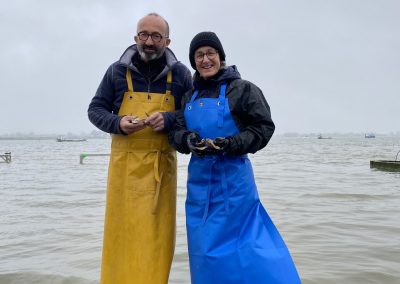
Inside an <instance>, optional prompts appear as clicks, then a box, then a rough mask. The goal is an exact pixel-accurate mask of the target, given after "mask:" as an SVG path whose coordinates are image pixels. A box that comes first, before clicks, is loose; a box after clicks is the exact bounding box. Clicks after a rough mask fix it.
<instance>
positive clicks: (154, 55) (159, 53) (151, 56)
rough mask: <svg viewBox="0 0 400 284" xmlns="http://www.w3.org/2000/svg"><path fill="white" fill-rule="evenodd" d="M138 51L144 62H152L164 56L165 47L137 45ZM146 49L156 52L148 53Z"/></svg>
mask: <svg viewBox="0 0 400 284" xmlns="http://www.w3.org/2000/svg"><path fill="white" fill-rule="evenodd" d="M137 49H138V51H139V55H140V58H142V60H143V61H144V62H149V61H151V60H155V59H158V58H160V57H161V56H162V55H163V54H164V51H165V47H160V48H157V47H155V46H148V45H140V44H138V45H137ZM145 49H152V50H154V52H153V53H146V52H145V51H144V50H145Z"/></svg>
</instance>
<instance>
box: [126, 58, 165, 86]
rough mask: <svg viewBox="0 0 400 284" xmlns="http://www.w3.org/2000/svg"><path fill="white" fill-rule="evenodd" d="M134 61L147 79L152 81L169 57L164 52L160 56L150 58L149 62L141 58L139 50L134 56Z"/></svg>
mask: <svg viewBox="0 0 400 284" xmlns="http://www.w3.org/2000/svg"><path fill="white" fill-rule="evenodd" d="M132 63H133V65H134V66H135V67H136V68H137V69H138V70H139V72H140V73H141V74H142V75H143V76H144V77H146V79H147V81H149V82H151V81H153V80H154V79H155V78H156V77H157V75H158V74H160V73H161V71H162V70H163V69H164V67H165V66H166V65H167V59H166V56H165V53H164V54H163V55H162V56H161V57H160V58H157V59H154V60H150V61H149V62H144V61H143V60H142V59H141V58H140V55H139V52H137V53H136V54H135V55H134V56H133V57H132Z"/></svg>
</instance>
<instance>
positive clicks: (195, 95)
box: [190, 90, 199, 103]
mask: <svg viewBox="0 0 400 284" xmlns="http://www.w3.org/2000/svg"><path fill="white" fill-rule="evenodd" d="M198 94H199V91H198V90H195V91H194V93H193V95H192V98H191V99H190V103H193V102H194V100H195V99H196V98H197V95H198Z"/></svg>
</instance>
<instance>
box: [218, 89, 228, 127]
mask: <svg viewBox="0 0 400 284" xmlns="http://www.w3.org/2000/svg"><path fill="white" fill-rule="evenodd" d="M225 91H226V84H223V85H221V88H220V90H219V97H218V128H222V127H223V126H224V111H225Z"/></svg>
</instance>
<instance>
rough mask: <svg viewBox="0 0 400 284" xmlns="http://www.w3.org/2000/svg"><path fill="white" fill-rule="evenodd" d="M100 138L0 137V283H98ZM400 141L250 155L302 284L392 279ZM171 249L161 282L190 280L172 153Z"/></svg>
mask: <svg viewBox="0 0 400 284" xmlns="http://www.w3.org/2000/svg"><path fill="white" fill-rule="evenodd" d="M109 147H110V140H108V139H99V140H89V141H87V142H82V143H57V142H55V141H50V140H36V141H4V140H3V141H0V153H4V152H8V151H10V152H12V159H13V161H12V162H11V163H10V164H5V163H0V284H5V283H40V284H46V283H55V284H57V283H63V284H64V283H65V284H67V283H74V284H75V283H77V284H80V283H82V284H83V283H85V284H86V283H98V278H99V273H100V257H101V245H102V236H103V220H104V206H105V184H106V178H107V167H108V157H88V158H86V159H85V160H84V164H83V165H81V164H79V155H80V154H81V153H108V152H109ZM399 150H400V138H390V137H385V138H376V139H364V138H335V137H334V139H329V140H328V139H327V140H318V139H316V138H315V137H308V138H307V137H306V138H285V137H279V136H276V137H274V138H273V139H272V141H271V142H270V144H269V145H268V146H267V148H266V149H264V150H262V151H260V152H259V153H257V154H256V155H251V156H250V159H251V160H252V162H253V168H254V172H255V177H256V181H257V185H258V188H259V192H260V197H261V199H262V201H263V204H264V206H265V208H266V209H267V211H268V213H269V215H270V216H271V218H272V219H273V220H274V222H275V224H276V226H277V227H278V229H279V231H280V232H281V234H282V236H283V238H284V239H285V241H286V243H287V245H288V247H289V249H290V251H291V253H292V256H293V259H294V261H295V263H296V265H297V269H298V271H299V274H300V276H301V278H302V280H303V283H304V284H316V283H319V284H330V283H335V284H337V283H344V284H352V283H363V284H366V283H371V284H372V283H377V284H386V283H387V284H392V283H393V284H395V283H396V284H398V283H400V280H399V279H400V222H399V220H400V172H397V173H393V172H382V171H377V170H373V169H370V168H369V161H370V160H372V159H388V160H393V159H394V158H395V156H396V153H397V151H399ZM178 159H179V169H178V175H179V178H178V209H177V214H178V215H177V223H178V227H177V245H176V253H175V258H174V262H173V267H172V270H171V277H170V283H175V284H178V283H186V284H187V283H190V280H189V267H188V256H187V252H186V232H185V225H184V224H185V216H184V201H185V196H186V187H185V184H186V176H187V173H186V169H187V164H188V161H189V157H188V156H184V155H179V157H178Z"/></svg>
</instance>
